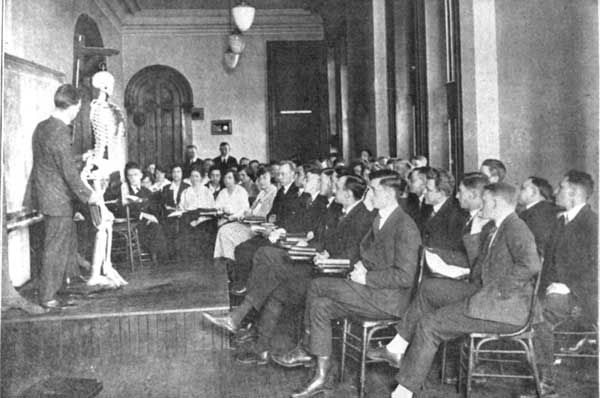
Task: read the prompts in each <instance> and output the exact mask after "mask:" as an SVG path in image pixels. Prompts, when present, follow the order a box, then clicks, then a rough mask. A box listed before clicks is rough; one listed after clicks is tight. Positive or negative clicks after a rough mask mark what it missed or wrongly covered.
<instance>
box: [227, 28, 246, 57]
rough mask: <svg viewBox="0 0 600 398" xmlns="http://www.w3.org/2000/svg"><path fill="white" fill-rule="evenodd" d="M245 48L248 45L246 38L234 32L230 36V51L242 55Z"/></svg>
mask: <svg viewBox="0 0 600 398" xmlns="http://www.w3.org/2000/svg"><path fill="white" fill-rule="evenodd" d="M244 47H246V43H245V42H244V38H243V37H242V35H241V34H237V33H235V32H234V33H232V34H230V35H229V49H230V50H231V52H234V53H236V54H241V53H242V51H244Z"/></svg>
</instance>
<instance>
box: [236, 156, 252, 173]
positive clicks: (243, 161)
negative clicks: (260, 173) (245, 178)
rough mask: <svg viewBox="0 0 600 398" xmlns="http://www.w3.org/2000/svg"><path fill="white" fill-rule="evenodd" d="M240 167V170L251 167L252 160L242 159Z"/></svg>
mask: <svg viewBox="0 0 600 398" xmlns="http://www.w3.org/2000/svg"><path fill="white" fill-rule="evenodd" d="M238 166H239V168H240V170H241V169H243V168H246V167H248V166H250V159H248V158H244V157H241V158H240V162H239V165H238Z"/></svg>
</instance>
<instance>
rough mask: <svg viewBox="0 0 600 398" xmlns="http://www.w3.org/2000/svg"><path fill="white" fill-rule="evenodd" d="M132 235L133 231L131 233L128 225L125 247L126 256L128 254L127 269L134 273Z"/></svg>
mask: <svg viewBox="0 0 600 398" xmlns="http://www.w3.org/2000/svg"><path fill="white" fill-rule="evenodd" d="M133 233H135V231H133V232H132V230H131V227H130V226H129V225H128V226H127V246H128V254H129V267H130V268H131V272H134V271H135V264H134V263H135V262H134V260H133V245H134V242H133V240H134V237H133ZM136 240H137V239H136Z"/></svg>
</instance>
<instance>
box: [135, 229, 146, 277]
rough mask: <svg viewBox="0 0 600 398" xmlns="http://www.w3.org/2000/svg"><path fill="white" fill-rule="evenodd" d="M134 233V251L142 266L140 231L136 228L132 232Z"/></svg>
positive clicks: (141, 266)
mask: <svg viewBox="0 0 600 398" xmlns="http://www.w3.org/2000/svg"><path fill="white" fill-rule="evenodd" d="M133 233H134V234H135V252H136V254H137V259H138V263H139V264H140V268H143V267H144V263H143V262H142V246H141V244H140V233H139V232H138V230H137V229H135V230H134V232H133Z"/></svg>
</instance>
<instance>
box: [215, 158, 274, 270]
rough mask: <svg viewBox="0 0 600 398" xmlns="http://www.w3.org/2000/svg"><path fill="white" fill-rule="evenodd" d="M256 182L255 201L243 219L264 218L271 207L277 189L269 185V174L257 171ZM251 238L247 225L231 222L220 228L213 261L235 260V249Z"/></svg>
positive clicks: (265, 171) (266, 170) (252, 234)
mask: <svg viewBox="0 0 600 398" xmlns="http://www.w3.org/2000/svg"><path fill="white" fill-rule="evenodd" d="M256 182H257V185H258V188H259V189H260V191H259V193H258V195H257V197H256V200H255V201H254V203H252V207H251V208H250V210H248V211H246V212H245V213H244V217H248V216H257V217H265V218H266V217H267V214H268V213H269V211H271V207H272V206H273V200H274V199H275V194H276V193H277V188H275V185H273V184H272V183H271V173H270V172H269V170H268V169H267V168H264V167H263V168H260V169H259V170H258V173H257V179H256ZM253 236H254V233H253V232H252V230H251V229H250V225H248V224H244V223H241V222H232V223H229V224H226V225H223V226H221V227H220V228H219V230H218V232H217V238H216V241H215V253H214V258H215V260H217V259H225V261H228V260H229V261H233V260H234V259H235V257H234V249H235V247H236V246H237V245H239V244H240V243H242V242H245V241H247V240H248V239H250V238H252V237H253Z"/></svg>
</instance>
